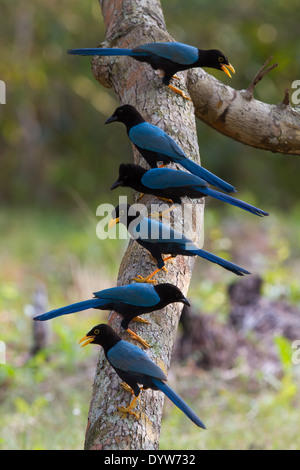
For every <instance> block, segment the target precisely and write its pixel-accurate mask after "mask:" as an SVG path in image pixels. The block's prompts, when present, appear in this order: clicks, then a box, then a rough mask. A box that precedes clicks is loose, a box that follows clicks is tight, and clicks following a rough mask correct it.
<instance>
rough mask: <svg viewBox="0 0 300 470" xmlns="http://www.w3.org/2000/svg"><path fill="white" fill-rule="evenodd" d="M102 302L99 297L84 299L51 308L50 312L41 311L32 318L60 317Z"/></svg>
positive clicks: (97, 305)
mask: <svg viewBox="0 0 300 470" xmlns="http://www.w3.org/2000/svg"><path fill="white" fill-rule="evenodd" d="M103 303H104V301H103V300H101V299H90V300H84V301H83V302H77V303H76V304H71V305H67V306H66V307H62V308H57V309H56V310H51V311H50V312H47V313H43V314H42V315H38V316H37V317H34V320H39V321H45V320H51V318H55V317H60V316H61V315H67V314H69V313H75V312H81V311H82V310H87V309H88V308H96V307H99V306H100V305H101V304H103Z"/></svg>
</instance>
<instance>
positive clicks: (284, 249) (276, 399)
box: [0, 209, 300, 450]
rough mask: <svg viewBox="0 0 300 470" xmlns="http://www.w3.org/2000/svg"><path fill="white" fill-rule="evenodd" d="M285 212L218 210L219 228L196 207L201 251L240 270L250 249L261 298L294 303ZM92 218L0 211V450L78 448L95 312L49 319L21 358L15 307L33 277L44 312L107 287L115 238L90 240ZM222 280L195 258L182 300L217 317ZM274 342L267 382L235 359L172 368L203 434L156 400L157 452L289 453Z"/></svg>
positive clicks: (292, 239) (223, 297) (28, 328)
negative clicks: (43, 297)
mask: <svg viewBox="0 0 300 470" xmlns="http://www.w3.org/2000/svg"><path fill="white" fill-rule="evenodd" d="M286 217H287V216H286V215H284V216H283V215H276V216H275V215H274V216H272V218H270V219H269V220H267V219H266V220H265V221H264V222H263V221H261V220H260V219H258V220H257V219H254V221H255V224H254V223H253V222H254V221H253V216H252V218H251V217H250V216H249V217H248V216H245V217H243V219H241V214H240V213H239V214H238V215H237V214H236V212H231V211H229V212H228V214H227V215H226V217H225V218H224V219H223V220H222V221H221V220H220V219H219V217H218V216H217V215H216V212H215V211H214V210H210V211H207V217H206V226H205V234H206V242H205V248H206V249H211V250H212V251H214V252H216V253H217V254H219V255H221V253H224V256H228V257H230V253H231V252H233V253H234V254H233V255H232V256H233V257H234V259H235V260H238V261H240V260H241V261H240V262H241V263H242V262H243V264H245V263H246V264H247V263H248V260H249V263H250V262H251V256H253V255H252V253H251V252H250V250H248V249H246V250H245V247H248V246H251V248H252V249H253V252H254V253H255V256H256V257H257V256H258V258H256V259H257V260H258V264H259V266H260V272H261V274H262V275H263V277H264V280H265V286H264V294H265V295H266V296H268V297H269V298H271V299H286V300H288V301H290V302H292V303H294V304H295V305H298V304H299V302H300V294H299V289H298V282H297V280H298V274H299V270H300V263H299V259H297V250H298V242H297V240H298V238H297V237H296V235H295V234H296V233H298V234H299V222H298V220H299V218H298V213H297V211H295V212H294V213H292V214H289V215H288V219H287V218H286ZM241 220H243V223H241ZM97 222H98V221H97V218H96V217H95V219H93V217H90V216H87V215H86V214H85V213H83V212H76V213H72V214H67V215H66V214H65V213H63V214H59V213H57V212H54V211H53V212H47V213H42V212H39V211H38V210H28V211H24V210H22V211H18V210H17V209H14V210H10V211H8V210H6V211H4V210H2V211H1V212H0V243H1V246H2V247H3V249H2V251H1V253H0V262H1V267H2V269H1V271H0V322H1V333H0V340H2V341H5V343H6V347H7V351H6V352H7V358H6V359H7V361H6V364H2V365H0V404H1V414H0V449H1V450H3V449H82V448H83V443H84V434H85V428H86V423H87V415H88V408H89V402H90V397H91V387H92V383H93V375H94V371H95V366H96V361H97V355H98V350H97V348H84V349H81V348H80V346H79V344H78V340H79V339H80V338H81V337H82V336H83V335H84V334H85V333H86V332H87V331H88V330H89V329H90V328H91V327H92V326H94V324H95V323H96V322H98V321H106V319H107V313H106V312H100V313H99V312H93V311H89V312H82V313H80V314H78V315H70V316H65V317H61V318H60V319H59V321H58V320H57V321H53V322H51V323H49V328H50V333H51V341H50V344H49V346H48V347H47V349H45V350H44V351H42V352H41V353H39V354H38V355H37V356H36V357H34V358H32V359H30V360H28V351H29V349H30V347H31V343H32V320H31V318H30V317H29V316H28V315H25V313H24V311H25V312H26V311H27V312H28V307H26V306H28V304H30V303H31V302H32V295H33V292H34V290H35V288H36V285H37V283H38V282H43V283H44V285H46V286H47V290H48V296H49V308H52V307H54V306H60V305H64V304H65V303H67V302H72V301H76V300H80V299H83V298H88V297H89V296H90V295H91V292H93V291H94V290H100V289H102V288H106V287H109V286H113V285H114V284H115V280H116V277H117V271H118V267H119V261H120V255H121V252H122V250H124V249H125V246H126V243H123V242H121V243H120V242H117V241H113V240H106V241H105V243H104V242H103V241H100V240H98V239H97V237H96V234H95V230H96V224H97ZM228 240H229V241H230V243H229V242H228ZM245 251H246V254H245V253H244V252H245ZM243 264H242V265H243ZM232 280H233V279H232V276H231V275H230V274H227V273H224V272H222V271H221V270H218V269H216V268H215V267H214V266H208V265H205V267H204V263H201V262H199V263H196V268H195V271H194V275H193V280H192V284H191V288H190V292H189V298H190V299H192V302H193V304H194V305H195V306H196V307H198V308H199V309H201V310H203V311H204V312H206V313H210V312H212V313H218V314H219V318H220V321H221V322H222V321H225V320H226V315H227V312H228V301H227V292H226V290H227V287H228V285H229V284H230V282H232ZM277 347H278V351H279V352H278V354H279V356H280V358H281V363H282V369H283V376H282V377H281V378H275V377H274V378H273V379H272V380H270V377H264V376H263V374H259V373H258V372H257V371H256V372H255V373H254V372H253V373H251V374H248V372H245V371H244V369H243V364H242V363H240V362H239V361H237V365H236V368H235V369H233V370H231V371H222V370H213V371H208V372H207V371H203V370H200V369H198V368H197V367H196V366H195V364H194V363H193V362H192V361H188V363H187V364H173V365H172V370H171V373H170V379H169V381H170V385H171V386H173V387H174V389H175V390H176V391H177V392H179V393H180V394H181V395H182V396H184V398H185V399H186V400H187V401H188V402H189V403H190V404H191V406H192V407H193V409H195V410H196V411H197V412H198V413H199V416H200V417H201V419H203V421H204V422H205V424H206V425H207V428H208V430H207V431H201V430H200V431H199V430H198V428H196V427H195V426H194V425H193V424H191V422H190V421H189V420H188V419H186V417H185V416H184V415H182V413H181V412H180V411H178V409H176V407H174V406H173V405H172V404H171V403H170V402H169V401H168V400H166V401H165V409H164V419H163V423H162V432H161V441H160V448H161V449H163V450H168V449H177V450H180V449H182V450H193V449H299V448H300V440H299V435H300V432H299V431H300V424H299V385H300V373H299V366H295V367H294V368H292V367H291V366H290V363H289V360H288V358H289V352H288V351H289V350H288V349H287V348H288V346H287V345H286V343H285V342H284V340H281V339H280V338H279V339H278V340H277Z"/></svg>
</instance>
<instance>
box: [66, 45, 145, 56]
mask: <svg viewBox="0 0 300 470" xmlns="http://www.w3.org/2000/svg"><path fill="white" fill-rule="evenodd" d="M67 52H68V54H73V55H92V56H95V55H101V56H118V55H128V56H132V57H134V56H142V55H145V54H142V53H141V52H133V50H132V49H121V48H120V49H119V48H117V47H115V48H110V47H103V48H101V47H94V48H88V49H69V50H68V51H67Z"/></svg>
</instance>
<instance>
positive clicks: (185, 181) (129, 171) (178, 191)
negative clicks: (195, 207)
mask: <svg viewBox="0 0 300 470" xmlns="http://www.w3.org/2000/svg"><path fill="white" fill-rule="evenodd" d="M119 186H121V187H124V186H125V187H129V188H132V189H134V190H135V191H139V192H141V193H143V194H151V195H153V196H156V197H158V198H161V199H166V200H171V201H173V202H174V204H181V203H182V198H183V197H188V198H190V199H200V198H202V197H206V196H210V197H212V198H214V199H218V200H219V201H223V202H226V203H228V204H231V205H233V206H237V207H240V208H241V209H244V210H245V211H248V212H251V213H252V214H255V215H258V216H261V217H262V216H266V215H269V214H268V213H267V212H265V211H263V210H261V209H259V208H258V207H254V206H252V205H251V204H247V203H246V202H244V201H241V200H240V199H236V198H234V197H232V196H229V195H228V194H224V193H220V192H219V191H215V190H214V189H211V188H210V187H209V186H208V184H207V183H206V181H204V180H203V179H202V178H199V177H198V176H196V175H193V174H191V173H188V172H186V171H181V170H173V169H171V168H152V169H151V170H148V171H147V170H145V168H143V167H141V166H139V165H135V164H134V163H122V164H121V165H120V167H119V178H118V179H117V180H116V181H115V182H114V184H113V185H112V187H111V189H115V188H118V187H119Z"/></svg>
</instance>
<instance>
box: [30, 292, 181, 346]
mask: <svg viewBox="0 0 300 470" xmlns="http://www.w3.org/2000/svg"><path fill="white" fill-rule="evenodd" d="M94 296H95V297H94V298H93V299H90V300H84V301H83V302H77V303H75V304H71V305H67V306H66V307H62V308H57V309H55V310H51V311H50V312H47V313H43V314H42V315H38V316H37V317H35V318H34V320H39V321H45V320H50V319H52V318H56V317H59V316H61V315H67V314H70V313H75V312H81V311H82V310H87V309H89V308H95V309H99V310H114V311H115V312H117V313H118V314H119V315H121V316H122V317H123V318H122V322H121V327H122V328H124V329H125V330H126V331H127V332H128V333H129V334H130V335H131V336H132V338H133V339H135V340H136V341H139V342H140V343H141V344H143V346H145V347H149V345H148V343H147V342H146V341H144V340H143V339H142V338H141V337H140V336H138V335H137V334H136V333H134V332H133V331H132V330H130V329H129V327H128V325H129V323H130V322H131V321H132V320H133V319H135V320H136V321H140V322H141V323H149V322H148V321H147V320H143V319H141V318H139V317H138V315H143V314H145V313H150V312H153V311H155V310H160V309H162V308H164V307H166V306H167V305H169V304H170V303H173V302H182V303H183V304H184V305H189V301H188V300H187V299H186V298H185V296H184V295H183V293H182V292H181V290H180V289H178V287H176V286H174V285H173V284H169V283H163V284H158V285H157V286H152V285H150V284H128V285H125V286H118V287H112V288H110V289H104V290H102V291H99V292H94Z"/></svg>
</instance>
